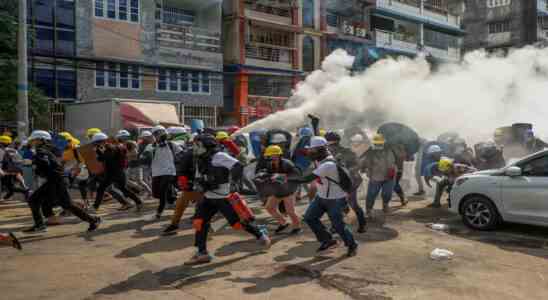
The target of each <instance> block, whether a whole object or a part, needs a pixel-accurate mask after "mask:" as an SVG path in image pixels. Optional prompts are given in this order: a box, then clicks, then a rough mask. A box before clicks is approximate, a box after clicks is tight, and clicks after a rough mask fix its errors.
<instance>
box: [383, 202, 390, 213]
mask: <svg viewBox="0 0 548 300" xmlns="http://www.w3.org/2000/svg"><path fill="white" fill-rule="evenodd" d="M382 212H383V213H385V214H387V213H389V212H390V206H388V204H384V205H383V206H382Z"/></svg>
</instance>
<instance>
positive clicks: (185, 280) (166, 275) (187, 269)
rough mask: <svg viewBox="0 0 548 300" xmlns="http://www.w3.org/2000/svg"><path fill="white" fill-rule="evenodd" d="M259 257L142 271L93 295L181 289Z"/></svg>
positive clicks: (215, 277)
mask: <svg viewBox="0 0 548 300" xmlns="http://www.w3.org/2000/svg"><path fill="white" fill-rule="evenodd" d="M257 255H261V253H249V254H246V255H244V256H240V257H236V258H232V259H227V260H224V261H220V262H216V263H210V264H207V265H202V266H184V265H182V266H173V267H169V268H166V269H164V270H161V271H159V272H152V271H142V272H139V273H137V274H135V275H133V276H130V277H129V278H128V279H127V280H124V281H122V282H118V283H114V284H111V285H109V286H107V287H105V288H103V289H101V290H99V291H97V292H95V294H96V295H97V294H110V295H113V294H121V293H126V292H128V291H131V290H144V291H158V290H170V289H173V288H182V287H184V286H185V285H188V284H192V283H196V282H203V281H207V280H212V279H217V278H223V277H227V276H229V275H230V274H231V273H230V272H216V271H215V270H216V269H218V268H222V267H225V266H228V265H230V264H233V263H236V262H238V261H241V260H244V259H247V258H250V257H253V256H257Z"/></svg>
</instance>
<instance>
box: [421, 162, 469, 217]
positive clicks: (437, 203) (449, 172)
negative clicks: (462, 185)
mask: <svg viewBox="0 0 548 300" xmlns="http://www.w3.org/2000/svg"><path fill="white" fill-rule="evenodd" d="M430 168H431V175H430V176H427V177H425V180H426V184H427V185H428V186H429V187H431V184H430V180H431V178H432V177H433V176H442V177H443V178H442V180H441V181H439V182H438V183H437V185H436V194H435V196H434V201H433V202H432V207H435V208H438V207H441V196H442V195H443V192H444V191H447V193H451V188H452V187H453V183H455V180H456V179H457V178H458V177H460V176H462V175H464V174H467V173H472V172H475V171H477V169H476V168H474V167H471V166H469V165H465V164H459V163H455V162H454V160H453V159H451V158H449V157H442V158H441V159H440V160H439V161H438V162H436V163H433V164H432V165H431V166H430Z"/></svg>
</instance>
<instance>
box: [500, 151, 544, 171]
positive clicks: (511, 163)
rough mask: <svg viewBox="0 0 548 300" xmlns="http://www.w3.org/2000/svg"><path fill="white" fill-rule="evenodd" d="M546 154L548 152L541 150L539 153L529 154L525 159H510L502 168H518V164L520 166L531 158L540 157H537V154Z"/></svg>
mask: <svg viewBox="0 0 548 300" xmlns="http://www.w3.org/2000/svg"><path fill="white" fill-rule="evenodd" d="M541 153H543V154H545V155H546V154H548V150H542V151H539V152H536V153H533V154H529V155H527V156H525V157H522V158H510V159H508V164H507V165H506V166H505V167H504V169H506V168H509V167H513V166H518V165H520V164H522V163H523V162H525V161H527V160H530V159H531V158H533V157H536V156H539V157H540V156H542V155H539V154H541Z"/></svg>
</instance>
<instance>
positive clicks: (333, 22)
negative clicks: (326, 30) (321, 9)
mask: <svg viewBox="0 0 548 300" xmlns="http://www.w3.org/2000/svg"><path fill="white" fill-rule="evenodd" d="M326 22H327V25H329V26H331V27H337V26H338V25H339V17H338V16H337V15H336V14H333V13H329V12H328V13H327V16H326Z"/></svg>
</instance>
